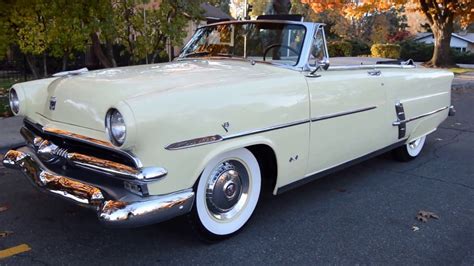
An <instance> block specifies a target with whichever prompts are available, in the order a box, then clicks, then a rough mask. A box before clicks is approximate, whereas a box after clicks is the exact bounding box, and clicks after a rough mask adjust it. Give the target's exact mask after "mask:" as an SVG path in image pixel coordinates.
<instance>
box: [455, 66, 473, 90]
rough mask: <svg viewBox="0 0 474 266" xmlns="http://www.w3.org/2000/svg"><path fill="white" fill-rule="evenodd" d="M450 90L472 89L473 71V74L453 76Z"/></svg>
mask: <svg viewBox="0 0 474 266" xmlns="http://www.w3.org/2000/svg"><path fill="white" fill-rule="evenodd" d="M452 89H453V90H460V89H474V69H473V72H467V73H464V74H460V75H456V76H454V80H453V86H452Z"/></svg>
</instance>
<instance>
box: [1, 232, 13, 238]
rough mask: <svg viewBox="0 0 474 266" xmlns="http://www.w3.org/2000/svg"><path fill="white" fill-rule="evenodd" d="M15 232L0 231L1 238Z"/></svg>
mask: <svg viewBox="0 0 474 266" xmlns="http://www.w3.org/2000/svg"><path fill="white" fill-rule="evenodd" d="M11 234H13V232H11V231H4V232H0V238H4V237H7V236H9V235H11Z"/></svg>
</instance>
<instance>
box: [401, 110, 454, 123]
mask: <svg viewBox="0 0 474 266" xmlns="http://www.w3.org/2000/svg"><path fill="white" fill-rule="evenodd" d="M448 108H449V106H445V107H442V108H439V109H436V110H434V111H431V112H428V113H425V114H421V115H418V116H415V117H412V118H409V119H405V120H399V119H397V121H395V122H393V123H392V125H393V126H399V125H400V124H403V123H408V122H411V121H414V120H417V119H420V118H423V117H427V116H430V115H434V114H436V113H439V112H441V111H444V110H446V109H448Z"/></svg>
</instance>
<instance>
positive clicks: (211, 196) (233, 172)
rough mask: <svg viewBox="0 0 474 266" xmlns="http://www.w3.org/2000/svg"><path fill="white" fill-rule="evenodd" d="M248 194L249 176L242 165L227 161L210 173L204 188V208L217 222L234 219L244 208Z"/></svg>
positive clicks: (234, 161)
mask: <svg viewBox="0 0 474 266" xmlns="http://www.w3.org/2000/svg"><path fill="white" fill-rule="evenodd" d="M248 192H249V174H248V171H247V169H246V167H245V166H244V164H243V163H241V162H239V161H237V160H229V161H225V162H223V163H221V164H220V165H219V166H217V167H216V169H215V170H214V171H213V172H212V175H211V177H210V178H209V181H208V182H207V187H206V206H207V209H208V210H209V212H210V214H211V215H212V216H213V217H214V218H215V219H217V220H223V221H225V220H229V219H232V218H233V217H235V216H236V215H237V214H238V213H239V212H240V211H241V210H242V209H243V207H244V206H245V203H246V202H247V198H248Z"/></svg>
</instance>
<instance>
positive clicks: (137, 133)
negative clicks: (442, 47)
mask: <svg viewBox="0 0 474 266" xmlns="http://www.w3.org/2000/svg"><path fill="white" fill-rule="evenodd" d="M270 18H271V17H270ZM270 18H269V17H267V19H265V20H255V21H228V22H221V23H215V24H211V25H207V26H203V27H201V28H199V29H198V30H197V31H196V33H195V35H194V36H193V37H192V38H191V40H190V41H189V43H188V44H187V45H186V46H185V47H184V48H183V50H182V53H181V55H180V56H179V58H177V59H176V60H175V61H174V62H170V63H164V64H154V65H141V66H132V67H122V68H113V69H104V70H97V71H85V70H84V71H72V72H65V73H60V74H59V75H56V77H52V78H48V79H43V80H37V81H30V82H25V83H19V84H15V85H14V86H13V87H12V89H11V90H10V105H11V109H12V110H13V112H14V113H15V114H16V115H22V116H25V123H24V127H23V128H22V129H21V134H22V135H23V137H24V138H25V141H26V145H25V146H22V147H18V148H16V149H13V150H10V151H9V152H8V153H7V154H6V155H5V157H4V159H3V164H4V165H5V166H6V167H10V168H15V169H19V170H20V171H21V172H23V173H24V174H25V175H26V176H27V177H28V178H29V179H30V180H31V181H32V182H33V183H34V184H35V185H36V186H37V187H39V188H40V189H41V190H43V191H46V192H48V193H50V194H53V195H56V196H58V197H60V198H64V199H67V200H70V201H72V202H74V203H76V204H78V205H83V206H86V207H90V208H92V209H93V210H95V211H96V212H97V214H98V217H99V220H100V221H101V222H103V223H104V224H105V225H108V226H119V227H135V226H142V225H146V224H151V223H158V222H161V221H164V220H167V219H170V218H173V217H176V216H179V215H185V214H187V215H188V218H189V219H190V220H191V222H192V223H193V224H194V227H195V229H196V230H197V231H198V232H199V233H200V234H201V235H203V236H206V237H207V238H208V239H214V240H215V239H221V238H224V237H228V236H230V235H232V234H234V233H236V232H238V231H239V230H240V229H241V228H242V227H243V226H244V225H245V224H246V222H247V221H248V220H249V219H250V217H251V215H252V214H253V213H254V210H255V208H256V206H257V203H258V201H259V198H260V195H261V194H262V191H265V190H266V189H267V190H269V191H271V192H272V193H273V194H275V195H277V194H280V193H282V192H285V191H287V190H289V189H291V188H294V187H297V186H299V185H303V184H305V183H307V182H309V181H311V180H314V179H316V178H319V177H321V176H324V175H325V174H328V173H331V172H333V171H335V170H337V169H341V168H343V167H347V166H349V165H352V164H354V163H356V162H359V161H361V160H362V159H366V158H370V157H372V156H375V155H378V154H380V153H382V152H386V151H394V154H395V156H396V157H397V158H398V159H400V160H411V159H413V158H415V157H417V156H418V155H419V154H420V152H421V150H422V148H423V146H424V143H425V139H426V136H427V135H428V134H430V133H432V132H433V131H435V130H436V128H437V127H438V126H439V124H440V123H441V122H442V121H443V120H445V119H446V117H447V116H448V113H451V114H452V113H453V111H454V109H453V108H452V106H451V104H450V99H451V94H450V86H451V81H452V79H453V74H452V73H451V72H447V71H444V70H439V69H425V68H418V67H416V66H415V65H413V64H411V63H410V62H393V61H387V62H378V64H370V65H366V64H362V65H361V64H360V63H359V64H354V65H334V64H330V61H329V55H328V52H327V46H326V40H325V36H324V27H323V25H322V24H318V23H310V22H301V21H283V20H275V19H270ZM276 211H277V210H276Z"/></svg>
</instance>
